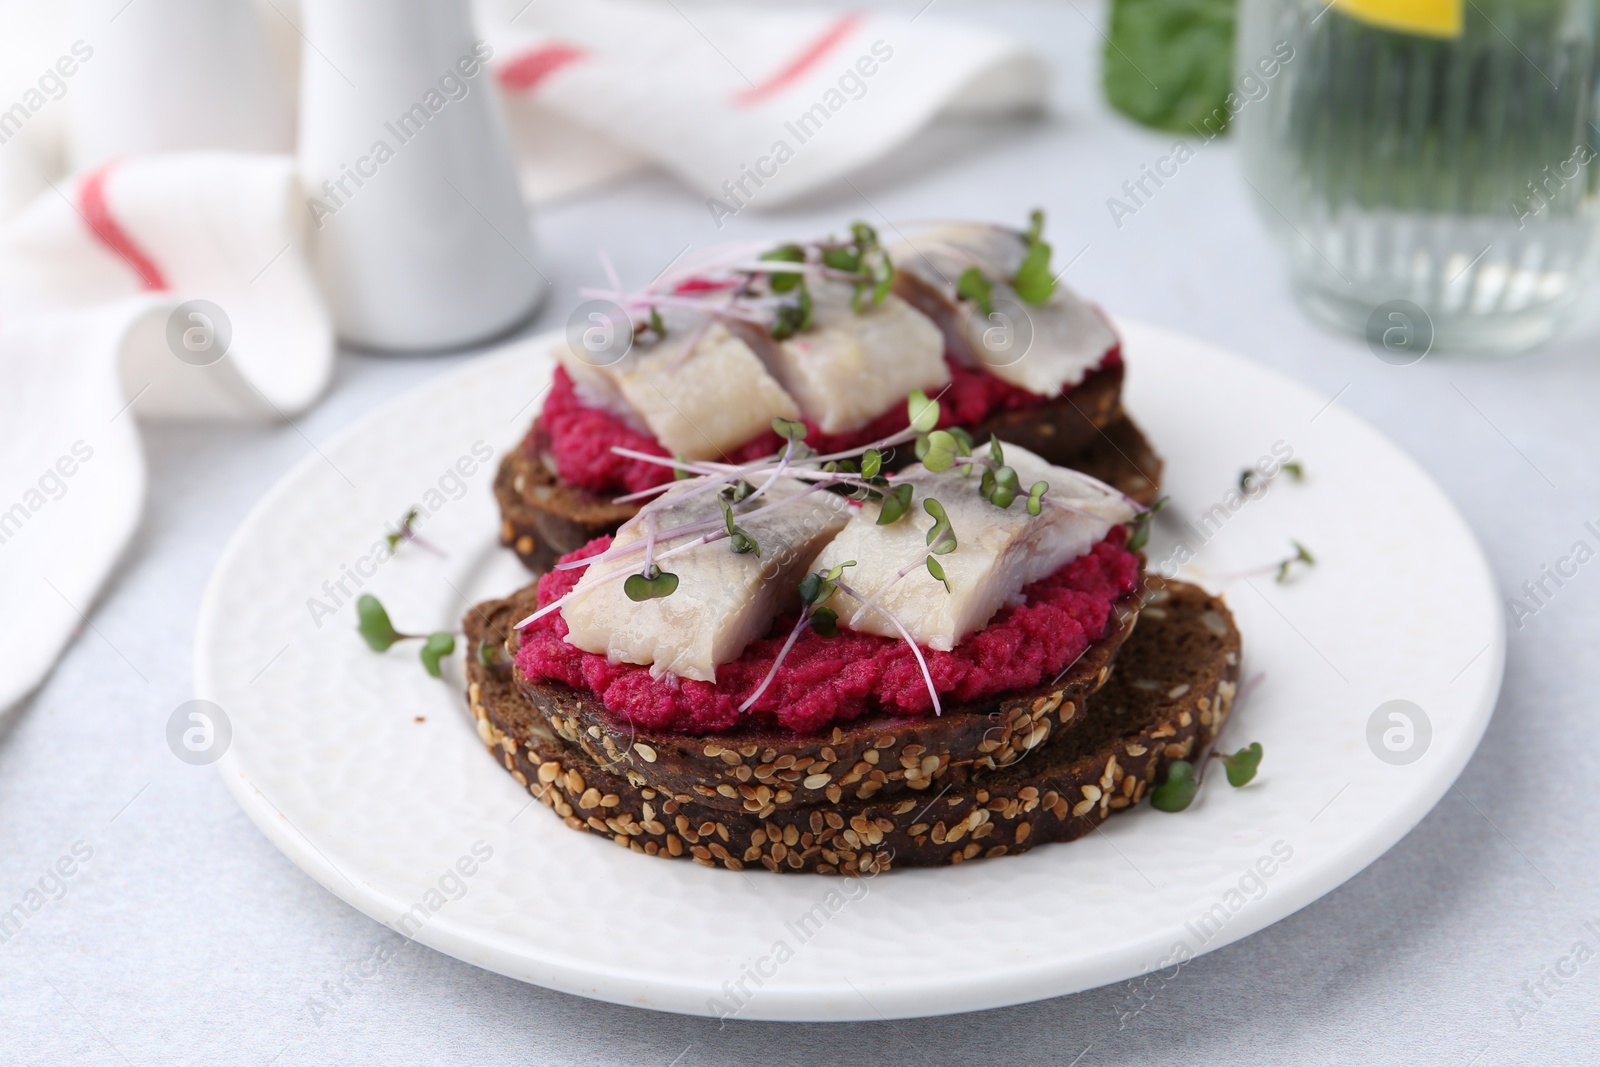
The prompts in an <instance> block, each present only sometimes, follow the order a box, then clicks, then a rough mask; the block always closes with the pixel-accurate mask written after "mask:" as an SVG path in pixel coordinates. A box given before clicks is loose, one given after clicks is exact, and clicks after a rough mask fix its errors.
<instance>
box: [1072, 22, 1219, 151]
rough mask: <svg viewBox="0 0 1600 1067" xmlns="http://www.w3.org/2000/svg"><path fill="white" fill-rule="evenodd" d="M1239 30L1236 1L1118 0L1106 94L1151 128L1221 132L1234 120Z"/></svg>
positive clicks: (1103, 75)
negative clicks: (1231, 105)
mask: <svg viewBox="0 0 1600 1067" xmlns="http://www.w3.org/2000/svg"><path fill="white" fill-rule="evenodd" d="M1233 30H1234V0H1112V3H1111V32H1110V35H1109V36H1108V37H1107V39H1106V47H1105V64H1104V67H1103V69H1102V73H1101V78H1102V82H1103V84H1104V86H1105V91H1106V99H1107V100H1108V101H1110V103H1111V106H1112V107H1114V108H1116V109H1117V110H1118V111H1120V112H1122V113H1123V114H1124V115H1127V116H1128V117H1129V118H1131V119H1134V120H1135V121H1137V122H1142V123H1144V124H1145V125H1146V126H1154V127H1156V128H1157V129H1163V130H1174V131H1177V132H1179V133H1197V132H1200V131H1201V130H1204V131H1206V133H1207V134H1209V133H1214V132H1216V131H1217V130H1218V129H1219V128H1220V127H1219V123H1220V124H1221V125H1222V126H1223V127H1225V125H1226V123H1227V119H1228V109H1227V107H1226V106H1225V101H1226V100H1227V96H1228V93H1229V91H1230V85H1231V82H1232V80H1233ZM1219 108H1220V109H1221V114H1220V115H1218V114H1217V110H1218V109H1219ZM1213 116H1215V117H1213ZM1208 118H1211V119H1212V121H1211V124H1210V125H1209V126H1204V125H1202V124H1203V123H1204V122H1205V120H1206V119H1208Z"/></svg>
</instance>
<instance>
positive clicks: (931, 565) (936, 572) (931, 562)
mask: <svg viewBox="0 0 1600 1067" xmlns="http://www.w3.org/2000/svg"><path fill="white" fill-rule="evenodd" d="M928 573H929V574H931V575H933V576H934V577H935V578H937V579H938V580H939V581H941V582H943V583H944V591H945V592H946V593H948V592H951V589H950V579H948V578H946V577H945V576H944V568H943V567H942V566H940V565H939V561H938V560H936V559H934V558H933V557H932V556H929V557H928Z"/></svg>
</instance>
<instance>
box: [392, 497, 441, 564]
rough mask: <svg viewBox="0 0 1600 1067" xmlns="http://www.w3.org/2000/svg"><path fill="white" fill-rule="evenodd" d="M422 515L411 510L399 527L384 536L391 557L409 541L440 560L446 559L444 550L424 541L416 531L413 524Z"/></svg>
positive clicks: (415, 510) (414, 509)
mask: <svg viewBox="0 0 1600 1067" xmlns="http://www.w3.org/2000/svg"><path fill="white" fill-rule="evenodd" d="M420 514H421V512H419V511H418V510H417V509H416V508H411V509H409V510H408V511H407V512H406V514H405V517H404V518H403V519H401V520H400V525H399V527H398V528H396V529H394V530H391V531H390V532H389V533H387V534H384V536H383V540H384V542H385V543H386V544H388V546H389V554H390V555H391V556H392V555H394V554H395V553H396V552H398V551H399V550H400V546H401V545H402V544H404V543H405V542H407V541H411V542H413V543H415V544H416V545H417V546H418V547H419V548H425V549H427V550H428V551H429V552H432V553H433V554H434V555H436V556H438V557H439V558H440V559H443V558H444V552H443V550H441V549H440V548H439V547H438V546H437V545H435V544H433V543H432V542H429V541H425V540H423V538H422V535H421V534H419V533H417V531H416V529H415V528H414V527H413V524H414V523H415V522H416V521H417V517H418V516H419V515H420Z"/></svg>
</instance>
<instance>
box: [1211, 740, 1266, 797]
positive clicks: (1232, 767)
mask: <svg viewBox="0 0 1600 1067" xmlns="http://www.w3.org/2000/svg"><path fill="white" fill-rule="evenodd" d="M1261 755H1262V749H1261V742H1260V741H1252V742H1250V743H1249V744H1248V745H1246V746H1245V747H1244V748H1241V749H1240V750H1239V751H1237V752H1234V753H1232V754H1229V753H1226V752H1213V753H1212V754H1211V758H1212V759H1215V760H1219V761H1221V763H1222V766H1223V767H1224V768H1225V769H1226V770H1227V772H1228V784H1229V785H1231V786H1233V787H1234V788H1235V789H1238V788H1241V787H1243V786H1246V785H1249V784H1250V782H1251V781H1252V780H1253V779H1254V778H1255V776H1256V771H1257V770H1258V769H1259V768H1260V767H1261Z"/></svg>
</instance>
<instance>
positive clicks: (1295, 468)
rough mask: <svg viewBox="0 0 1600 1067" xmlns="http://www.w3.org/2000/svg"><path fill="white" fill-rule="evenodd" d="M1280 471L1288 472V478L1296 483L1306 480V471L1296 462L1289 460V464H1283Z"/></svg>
mask: <svg viewBox="0 0 1600 1067" xmlns="http://www.w3.org/2000/svg"><path fill="white" fill-rule="evenodd" d="M1282 469H1283V470H1286V471H1288V472H1289V477H1291V478H1293V479H1294V480H1295V481H1297V482H1303V481H1305V480H1306V469H1305V467H1303V466H1301V465H1300V462H1299V461H1298V460H1291V461H1290V462H1288V463H1285V464H1284V465H1283V468H1282Z"/></svg>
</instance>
